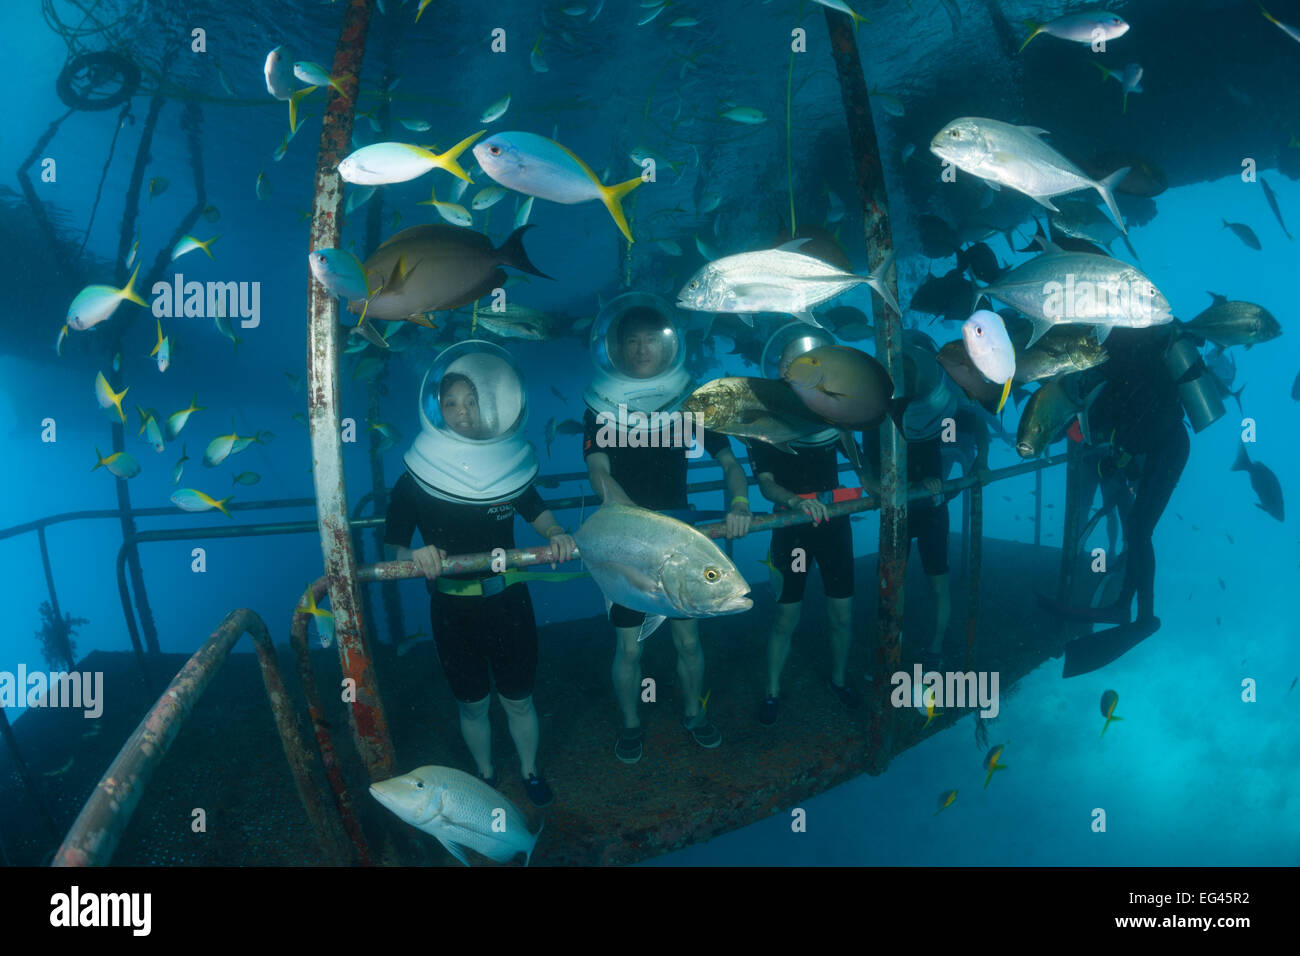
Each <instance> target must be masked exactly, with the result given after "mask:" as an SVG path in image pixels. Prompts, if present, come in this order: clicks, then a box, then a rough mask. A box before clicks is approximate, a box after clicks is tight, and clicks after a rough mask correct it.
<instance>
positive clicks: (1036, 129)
mask: <svg viewBox="0 0 1300 956" xmlns="http://www.w3.org/2000/svg"><path fill="white" fill-rule="evenodd" d="M1098 65H1100V64H1098ZM1102 69H1103V70H1104V69H1106V68H1105V67H1104V66H1103V67H1102ZM1019 128H1020V131H1021V132H1023V133H1028V134H1029V135H1030V136H1037V137H1038V138H1039V139H1042V138H1043V137H1045V136H1051V135H1052V134H1051V133H1049V132H1048V131H1047V130H1045V129H1043V128H1042V127H1041V126H1021V127H1019Z"/></svg>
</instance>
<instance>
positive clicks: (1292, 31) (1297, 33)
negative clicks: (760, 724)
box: [1257, 3, 1300, 43]
mask: <svg viewBox="0 0 1300 956" xmlns="http://www.w3.org/2000/svg"><path fill="white" fill-rule="evenodd" d="M1257 5H1258V6H1259V9H1260V12H1261V13H1263V14H1264V19H1265V20H1267V21H1268V22H1269V23H1271V24H1273V26H1275V27H1277V28H1278V29H1279V30H1281V31H1282V32H1283V33H1285V34H1286V35H1287V36H1289V37H1290V38H1291V39H1292V40H1295V41H1296V43H1300V28H1296V27H1293V26H1291V25H1290V24H1287V23H1283V22H1282V21H1281V20H1279V19H1278V18H1277V17H1275V16H1273V14H1271V13H1269V12H1268V10H1266V9H1265V8H1264V5H1263V4H1262V3H1260V4H1257Z"/></svg>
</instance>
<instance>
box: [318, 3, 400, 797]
mask: <svg viewBox="0 0 1300 956" xmlns="http://www.w3.org/2000/svg"><path fill="white" fill-rule="evenodd" d="M369 26H370V4H369V3H368V0H350V2H349V3H348V5H347V8H346V9H345V10H344V12H343V27H342V29H341V31H340V33H339V40H338V46H337V47H336V48H335V51H334V63H333V67H332V69H331V70H330V73H331V75H333V76H336V77H338V78H339V82H340V84H341V86H342V87H343V92H342V93H339V92H338V91H337V90H334V89H333V88H331V89H329V90H328V91H327V93H328V96H329V99H328V101H327V102H326V105H325V116H324V119H323V121H322V128H321V140H320V152H319V154H318V156H317V160H316V181H315V206H314V214H313V216H312V222H311V242H310V246H309V249H312V250H314V249H327V248H334V247H337V246H338V244H339V221H338V220H339V214H340V212H341V211H342V206H343V202H342V200H343V190H342V187H341V185H340V182H341V181H340V179H339V173H338V164H339V161H340V160H341V159H342V158H343V157H344V156H345V155H346V153H347V150H348V143H349V141H350V139H351V136H352V121H353V113H354V110H355V107H356V99H357V94H358V92H359V91H360V83H359V75H360V72H361V63H362V59H363V57H364V54H365V48H366V32H367V30H368V28H369ZM307 284H308V292H307V297H308V335H307V339H308V341H307V349H308V351H307V409H308V422H309V424H310V426H311V444H312V464H313V468H312V476H313V480H314V481H315V485H316V507H317V521H318V523H319V525H320V535H321V550H322V552H323V556H324V561H325V577H326V579H327V580H328V581H329V594H330V611H331V612H332V613H333V614H334V624H335V630H336V633H337V638H338V646H339V659H340V663H341V664H342V668H343V676H344V677H345V678H346V679H347V680H348V681H349V682H350V686H351V687H352V688H353V691H354V693H355V695H356V696H355V700H354V701H353V702H352V704H351V706H350V707H349V708H348V719H349V720H350V721H351V724H352V731H353V734H354V736H355V738H356V743H357V750H358V751H359V752H360V754H361V758H362V761H363V762H364V763H365V765H366V770H367V772H368V773H369V775H370V779H371V780H384V779H387V778H388V777H391V776H392V775H393V743H392V739H391V738H390V736H389V733H388V720H387V717H386V716H385V714H384V709H383V703H382V701H381V700H380V695H379V684H378V681H377V680H376V678H375V672H374V668H373V666H372V664H371V657H370V648H369V641H368V640H367V638H366V633H365V622H364V620H363V618H362V616H361V613H360V609H361V596H360V594H359V591H358V588H357V581H356V570H357V569H356V561H355V557H354V555H353V553H352V536H351V530H350V527H349V523H348V504H347V486H346V483H345V482H344V478H343V445H342V436H341V434H340V431H339V410H338V341H337V335H338V321H339V313H338V299H337V298H336V297H335V296H333V295H331V294H330V293H329V292H328V291H327V290H326V289H325V288H324V287H323V286H322V285H320V284H319V283H318V282H316V281H314V280H313V279H311V278H310V276H309V277H308V279H307Z"/></svg>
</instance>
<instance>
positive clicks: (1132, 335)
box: [1084, 326, 1183, 455]
mask: <svg viewBox="0 0 1300 956" xmlns="http://www.w3.org/2000/svg"><path fill="white" fill-rule="evenodd" d="M1172 337H1173V329H1172V326H1155V327H1153V328H1149V329H1125V328H1119V329H1115V330H1113V331H1112V332H1111V333H1110V335H1108V336H1107V337H1106V342H1105V348H1106V351H1107V352H1108V353H1109V354H1110V358H1109V360H1107V361H1106V362H1104V363H1103V364H1101V365H1099V366H1097V368H1095V369H1092V370H1090V372H1089V378H1088V379H1087V381H1086V383H1085V384H1084V387H1085V388H1088V389H1091V388H1095V387H1096V383H1097V382H1099V381H1105V382H1106V383H1107V385H1106V388H1105V389H1104V390H1103V391H1102V393H1101V394H1100V395H1099V396H1097V400H1096V401H1095V402H1094V403H1093V405H1092V408H1091V409H1089V412H1088V420H1089V425H1090V428H1091V431H1092V439H1093V441H1095V442H1097V443H1104V442H1110V441H1112V438H1111V434H1112V432H1113V433H1114V439H1113V443H1114V444H1115V445H1117V446H1118V447H1119V448H1121V449H1123V450H1124V451H1127V452H1128V453H1129V454H1132V455H1141V454H1146V453H1147V452H1150V451H1152V450H1154V449H1155V448H1156V447H1158V446H1160V445H1162V444H1163V443H1164V441H1165V437H1166V436H1167V435H1168V434H1169V433H1170V432H1171V431H1172V429H1173V428H1174V427H1175V426H1177V425H1179V424H1180V423H1181V422H1182V420H1183V406H1182V404H1181V403H1180V401H1179V398H1178V386H1177V385H1176V384H1175V383H1174V381H1173V379H1172V378H1171V377H1170V375H1169V372H1168V370H1167V369H1166V368H1165V362H1164V353H1165V350H1166V349H1167V348H1168V347H1169V342H1170V340H1171V339H1172ZM1085 394H1086V393H1085Z"/></svg>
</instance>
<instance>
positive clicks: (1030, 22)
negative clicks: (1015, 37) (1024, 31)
mask: <svg viewBox="0 0 1300 956" xmlns="http://www.w3.org/2000/svg"><path fill="white" fill-rule="evenodd" d="M1025 26H1027V27H1029V28H1030V29H1031V30H1033V31H1034V32H1033V33H1031V34H1029V36H1028V37H1026V38H1025V42H1024V43H1022V44H1020V49H1019V50H1017V51H1016V53H1024V52H1025V47H1027V46H1029V41H1030V40H1032V39H1033V38H1034V37H1036V36H1038V34H1040V33H1042V32H1043V26H1044V25H1043V24H1041V23H1035V22H1034V21H1033V20H1026V21H1025Z"/></svg>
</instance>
